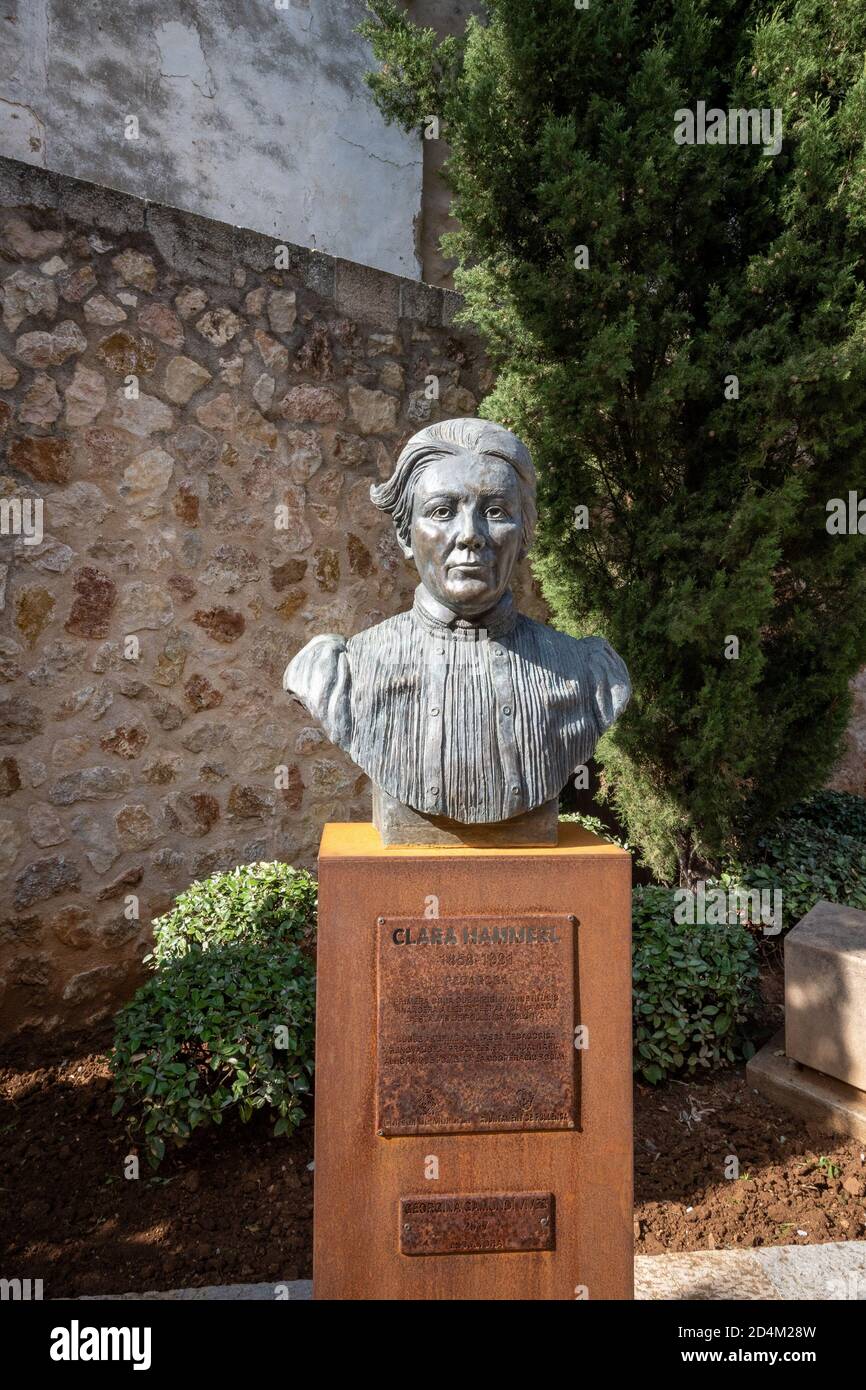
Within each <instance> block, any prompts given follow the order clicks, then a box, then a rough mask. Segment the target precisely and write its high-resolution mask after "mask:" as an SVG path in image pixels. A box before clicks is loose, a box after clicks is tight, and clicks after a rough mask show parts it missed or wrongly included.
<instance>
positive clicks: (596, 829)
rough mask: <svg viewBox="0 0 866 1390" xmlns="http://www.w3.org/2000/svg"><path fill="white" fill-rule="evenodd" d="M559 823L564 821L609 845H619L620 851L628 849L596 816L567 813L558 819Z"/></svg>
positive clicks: (628, 846) (575, 812)
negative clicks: (605, 841) (580, 827)
mask: <svg viewBox="0 0 866 1390" xmlns="http://www.w3.org/2000/svg"><path fill="white" fill-rule="evenodd" d="M559 819H560V821H566V822H567V823H568V824H570V825H580V826H582V827H583V829H584V830H589V831H590V832H591V833H592V834H593V835H598V837H599V839H601V840H607V842H608V844H609V845H619V847H620V849H630V848H631V846H630V845H627V844H626V842H625V840H621V839H619V837H618V836H617V835H614V833H613V831H612V830H608V828H607V826H606V825H605V823H604V821H602V820H599V818H598V816H585V815H583V814H582V812H580V811H567V812H565V813H564V814H563V815H561V816H560V817H559Z"/></svg>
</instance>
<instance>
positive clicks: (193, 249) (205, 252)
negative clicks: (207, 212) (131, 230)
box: [147, 204, 235, 285]
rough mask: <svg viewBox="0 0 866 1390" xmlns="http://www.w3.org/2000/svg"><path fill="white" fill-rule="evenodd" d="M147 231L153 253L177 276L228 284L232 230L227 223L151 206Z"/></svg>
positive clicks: (231, 257) (232, 267)
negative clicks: (174, 271) (165, 262)
mask: <svg viewBox="0 0 866 1390" xmlns="http://www.w3.org/2000/svg"><path fill="white" fill-rule="evenodd" d="M147 229H148V231H149V232H150V234H151V236H152V237H153V240H154V243H155V244H156V247H157V250H158V251H159V252H160V254H161V255H162V256H163V257H164V259H165V260H166V261H167V262H168V264H169V265H170V266H172V267H173V269H174V270H176V271H177V272H178V273H179V274H180V275H184V276H190V277H192V278H195V279H202V280H209V281H211V282H215V283H216V284H218V285H231V284H232V271H233V270H234V267H235V260H234V229H233V228H232V227H230V226H228V224H227V223H225V222H212V221H210V219H209V218H207V217H198V216H196V215H195V214H194V213H191V212H181V211H180V210H179V209H177V208H168V207H157V206H155V205H153V204H151V205H148V209H147Z"/></svg>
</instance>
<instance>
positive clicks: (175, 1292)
mask: <svg viewBox="0 0 866 1390" xmlns="http://www.w3.org/2000/svg"><path fill="white" fill-rule="evenodd" d="M634 1271H635V1298H636V1299H638V1300H641V1301H643V1300H653V1301H655V1302H660V1301H663V1302H688V1303H692V1302H706V1301H719V1300H733V1301H736V1302H765V1301H766V1302H782V1301H785V1300H788V1299H806V1300H807V1301H810V1302H828V1301H836V1300H840V1299H846V1300H847V1299H858V1300H860V1299H866V1240H842V1241H830V1242H828V1243H827V1244H826V1245H775V1246H771V1247H769V1248H767V1249H761V1250H695V1251H690V1252H688V1253H686V1254H667V1255H638V1256H637V1257H636V1258H635V1262H634ZM312 1297H313V1284H312V1280H310V1279H292V1280H288V1281H287V1282H286V1283H284V1284H279V1283H270V1284H219V1285H209V1286H208V1287H206V1288H201V1289H171V1290H169V1291H168V1292H165V1293H159V1292H157V1291H155V1290H151V1291H149V1292H148V1293H121V1294H96V1295H88V1296H87V1297H86V1298H82V1299H79V1300H76V1301H78V1302H81V1303H107V1302H147V1301H152V1300H154V1299H156V1300H174V1301H176V1302H181V1303H201V1302H209V1301H211V1300H214V1301H217V1302H222V1303H243V1302H250V1301H255V1302H270V1303H307V1302H309V1301H310V1300H311V1299H312Z"/></svg>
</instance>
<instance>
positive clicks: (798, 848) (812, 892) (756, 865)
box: [730, 817, 866, 929]
mask: <svg viewBox="0 0 866 1390" xmlns="http://www.w3.org/2000/svg"><path fill="white" fill-rule="evenodd" d="M730 872H731V875H732V876H733V877H734V878H735V879H736V881H737V882H739V883H742V884H743V885H745V886H747V887H748V888H752V889H755V888H756V889H758V890H766V891H768V892H770V893H772V892H774V891H775V890H777V889H778V890H779V891H781V895H782V925H783V927H784V928H785V929H787V928H789V927H793V926H796V924H797V922H799V921H800V918H801V917H805V915H806V913H807V912H809V911H811V909H812V908H813V907H814V906H815V904H816V903H817V902H821V901H824V902H830V903H845V904H847V906H848V907H857V908H860V909H861V910H863V911H866V839H859V838H857V837H855V836H853V835H845V834H843V833H842V832H841V831H839V830H835V829H833V828H832V827H830V826H823V825H821V824H816V823H815V822H811V821H807V820H798V819H794V818H793V817H785V818H784V819H781V820H779V821H778V822H777V823H776V825H775V826H774V827H773V828H772V830H771V831H770V832H769V833H768V834H766V835H761V836H759V837H758V840H757V842H756V845H755V859H754V860H753V861H752V863H750V864H748V865H736V864H735V865H732V867H731V870H730Z"/></svg>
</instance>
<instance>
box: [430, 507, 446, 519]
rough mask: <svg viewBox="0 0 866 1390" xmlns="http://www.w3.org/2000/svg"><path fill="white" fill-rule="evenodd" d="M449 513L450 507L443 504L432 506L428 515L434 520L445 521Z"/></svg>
mask: <svg viewBox="0 0 866 1390" xmlns="http://www.w3.org/2000/svg"><path fill="white" fill-rule="evenodd" d="M450 515H451V508H450V507H446V506H444V505H440V506H438V507H434V508H433V510H432V512H430V516H431V517H432V518H433V520H434V521H447V520H448V518H449V516H450Z"/></svg>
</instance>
